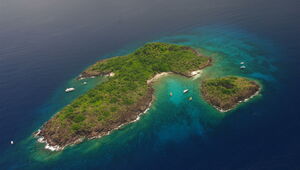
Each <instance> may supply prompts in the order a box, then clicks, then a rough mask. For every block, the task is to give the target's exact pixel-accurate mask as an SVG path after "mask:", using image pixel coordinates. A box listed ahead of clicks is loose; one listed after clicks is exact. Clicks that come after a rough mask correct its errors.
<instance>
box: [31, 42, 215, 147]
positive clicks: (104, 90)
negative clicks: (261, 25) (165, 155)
mask: <svg viewBox="0 0 300 170" xmlns="http://www.w3.org/2000/svg"><path fill="white" fill-rule="evenodd" d="M210 64H211V59H210V58H209V57H205V56H202V55H201V54H199V53H198V52H197V51H196V50H194V49H192V48H190V47H185V46H180V45H174V44H167V43H158V42H155V43H148V44H146V45H144V46H143V47H141V48H139V49H137V50H136V51H134V52H133V53H131V54H129V55H126V56H118V57H113V58H109V59H105V60H102V61H99V62H97V63H96V64H94V65H92V66H91V67H89V68H88V69H87V70H85V71H84V72H83V73H82V74H81V75H80V78H88V77H92V76H107V77H108V80H107V81H106V82H103V83H101V84H99V85H98V86H96V87H95V88H93V89H91V90H89V91H88V92H87V93H86V94H84V95H82V96H80V97H79V98H77V99H75V100H74V101H73V102H72V103H71V104H69V105H67V106H66V107H64V108H63V109H62V110H61V111H59V112H58V113H56V114H55V115H54V116H53V117H52V118H51V119H50V120H49V121H48V122H46V123H45V124H44V125H43V127H42V128H41V130H39V131H38V132H37V133H36V135H37V136H39V137H40V138H39V141H40V142H45V143H46V144H47V145H46V147H47V148H48V149H51V150H61V149H63V148H64V147H65V146H68V145H71V144H75V143H79V142H81V141H82V140H84V139H92V138H97V137H101V136H103V135H106V134H108V133H109V132H110V131H111V130H114V129H117V128H118V127H120V126H122V125H124V124H127V123H129V122H132V121H135V120H136V119H138V117H139V115H140V114H141V113H143V112H145V111H146V110H147V109H148V108H149V107H150V105H151V102H152V101H153V99H154V96H153V88H152V82H153V81H152V80H155V79H157V78H158V77H159V76H160V75H164V74H166V73H169V72H172V73H175V74H180V75H183V76H187V77H190V76H192V75H193V71H196V70H199V69H202V68H205V67H206V66H209V65H210Z"/></svg>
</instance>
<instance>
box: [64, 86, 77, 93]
mask: <svg viewBox="0 0 300 170" xmlns="http://www.w3.org/2000/svg"><path fill="white" fill-rule="evenodd" d="M74 90H75V88H73V87H71V88H66V90H65V92H66V93H68V92H72V91H74Z"/></svg>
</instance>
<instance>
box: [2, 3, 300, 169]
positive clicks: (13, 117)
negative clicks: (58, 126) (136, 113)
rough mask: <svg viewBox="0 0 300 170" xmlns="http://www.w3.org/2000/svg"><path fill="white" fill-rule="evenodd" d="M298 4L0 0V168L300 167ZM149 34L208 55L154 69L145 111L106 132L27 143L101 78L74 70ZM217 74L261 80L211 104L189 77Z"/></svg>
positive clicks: (123, 49)
mask: <svg viewBox="0 0 300 170" xmlns="http://www.w3.org/2000/svg"><path fill="white" fill-rule="evenodd" d="M299 10H300V1H299V0H285V1H282V0H185V1H183V0H151V1H148V0H51V1H50V0H0V169H3V170H8V169H138V170H140V169H150V170H157V169H184V170H185V169H203V170H236V169H237V170H240V169H247V170H260V169H272V170H273V169H275V170H277V169H278V170H289V169H291V170H297V169H300V145H299V144H300V99H299V95H300V90H299V87H300V52H299V50H300V43H299V42H300V12H299ZM152 41H160V42H169V43H175V44H181V45H188V46H191V47H193V48H196V49H198V50H199V51H200V52H201V53H203V54H205V55H207V56H211V57H212V58H213V60H214V63H213V66H211V67H209V68H206V69H205V70H204V71H203V72H202V73H201V75H200V76H199V77H198V78H193V79H187V78H184V77H180V76H177V75H171V76H167V77H164V78H162V79H160V80H159V81H158V82H157V83H155V85H154V88H155V96H156V100H155V102H154V103H153V105H152V107H151V108H150V110H149V111H148V112H147V113H146V114H144V115H143V116H142V117H141V119H140V120H139V121H137V122H135V123H132V124H129V125H126V126H124V127H122V128H121V129H119V130H116V131H114V132H112V133H111V134H110V135H108V136H105V137H102V138H100V139H96V140H91V141H86V142H83V143H81V144H78V145H75V146H72V147H68V148H66V149H65V150H63V151H61V152H51V151H49V150H45V149H44V145H43V144H40V143H37V141H36V139H35V138H33V136H32V133H33V132H35V131H36V130H37V129H39V128H40V127H41V126H42V125H43V123H44V122H46V121H47V120H49V119H50V118H51V117H52V116H53V115H54V114H55V113H56V112H57V111H59V110H60V109H61V108H62V107H64V106H65V105H67V104H68V103H70V102H71V101H72V100H73V99H75V98H76V97H78V96H80V95H81V94H83V93H84V92H86V91H87V90H89V89H91V88H93V87H94V86H95V85H97V84H99V83H101V81H102V79H101V78H96V79H89V80H88V85H86V86H82V85H81V82H79V81H77V80H75V78H76V76H77V75H78V74H80V72H81V71H83V70H84V69H85V68H86V67H88V66H89V65H91V64H93V63H94V62H96V61H98V60H101V59H104V58H108V57H113V56H117V55H126V54H128V53H130V52H132V51H134V50H135V49H136V48H138V47H139V46H142V45H143V44H145V43H147V42H152ZM242 61H243V62H245V65H246V66H247V68H246V70H245V71H241V70H240V69H239V67H240V62H242ZM224 75H238V76H244V77H248V78H251V79H255V80H257V81H259V83H260V84H261V85H262V87H263V88H262V91H261V93H260V94H259V95H258V96H256V97H254V98H252V99H250V100H249V101H248V102H246V103H242V104H240V105H239V106H238V107H237V108H236V109H234V110H232V111H230V112H228V113H226V114H224V113H220V112H218V111H217V110H215V109H214V108H213V107H211V106H210V105H208V104H207V103H206V102H205V101H204V100H203V99H202V97H201V95H200V92H199V82H201V80H202V79H204V78H208V77H218V76H224ZM70 86H73V87H76V91H75V92H74V93H69V94H66V93H64V89H65V88H67V87H70ZM186 88H188V89H190V92H189V94H188V95H184V94H182V90H183V89H186ZM170 92H173V94H174V95H173V96H172V97H170V96H169V95H168V94H169V93H170ZM190 96H191V97H193V101H188V100H187V98H188V97H190ZM11 140H13V141H14V144H13V145H11V144H10V141H11Z"/></svg>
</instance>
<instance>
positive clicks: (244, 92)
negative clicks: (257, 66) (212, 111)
mask: <svg viewBox="0 0 300 170" xmlns="http://www.w3.org/2000/svg"><path fill="white" fill-rule="evenodd" d="M200 89H201V92H202V95H203V97H204V99H205V100H206V101H207V102H208V103H210V104H211V105H213V106H214V107H215V108H217V109H218V110H219V111H221V112H226V111H229V110H230V109H232V108H234V107H235V106H236V105H237V104H238V103H240V102H242V101H244V100H247V99H248V98H251V97H252V96H254V95H256V94H258V92H259V89H260V87H259V85H258V84H257V83H256V82H255V81H251V80H249V79H246V78H243V77H236V76H227V77H221V78H213V79H208V80H204V81H203V82H202V84H201V88H200Z"/></svg>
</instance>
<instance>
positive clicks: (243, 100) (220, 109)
mask: <svg viewBox="0 0 300 170" xmlns="http://www.w3.org/2000/svg"><path fill="white" fill-rule="evenodd" d="M260 91H261V89H260V88H259V89H258V90H257V91H256V92H255V93H254V94H253V95H251V96H249V97H246V98H245V99H242V100H239V101H237V103H236V104H235V105H233V106H232V108H229V109H226V110H224V109H222V108H220V107H218V106H215V105H212V106H213V107H214V108H216V109H217V110H218V111H219V112H223V113H225V112H229V111H231V110H232V109H234V108H235V107H236V106H237V105H238V104H239V103H243V102H247V101H248V100H249V99H251V98H253V97H255V96H257V95H258V94H259V93H260Z"/></svg>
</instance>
